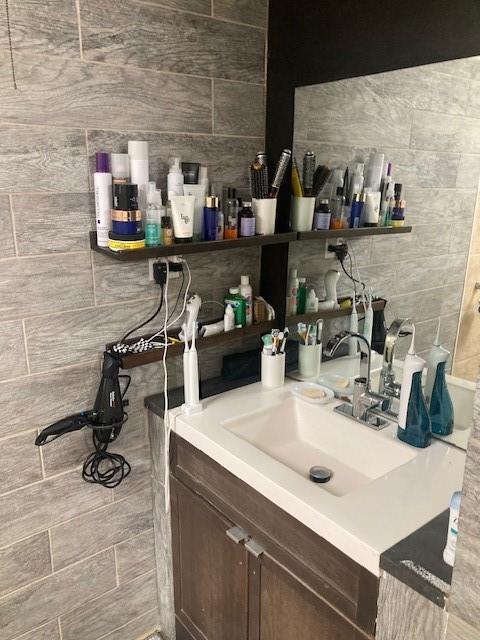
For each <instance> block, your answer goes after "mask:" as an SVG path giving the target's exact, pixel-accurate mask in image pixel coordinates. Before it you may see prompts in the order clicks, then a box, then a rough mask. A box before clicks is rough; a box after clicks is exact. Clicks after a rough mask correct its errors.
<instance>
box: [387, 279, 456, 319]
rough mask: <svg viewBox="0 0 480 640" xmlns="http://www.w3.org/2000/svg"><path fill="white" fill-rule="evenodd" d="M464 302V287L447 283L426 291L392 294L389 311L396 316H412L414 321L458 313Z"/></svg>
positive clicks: (389, 300)
mask: <svg viewBox="0 0 480 640" xmlns="http://www.w3.org/2000/svg"><path fill="white" fill-rule="evenodd" d="M461 302H462V288H461V287H455V286H452V285H447V286H445V287H438V288H435V289H428V290H426V291H424V290H420V291H411V292H410V293H406V294H404V295H401V296H390V297H389V299H388V311H389V313H390V314H392V315H393V316H395V317H396V318H410V319H411V320H413V322H421V321H422V320H430V319H435V318H438V316H440V315H449V314H451V313H457V312H458V310H459V309H460V305H461Z"/></svg>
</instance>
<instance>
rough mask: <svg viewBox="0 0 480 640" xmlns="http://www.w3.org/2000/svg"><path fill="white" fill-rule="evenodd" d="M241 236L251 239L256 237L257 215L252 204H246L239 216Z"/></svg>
mask: <svg viewBox="0 0 480 640" xmlns="http://www.w3.org/2000/svg"><path fill="white" fill-rule="evenodd" d="M238 220H239V234H238V235H239V236H241V237H243V238H244V237H249V236H254V235H255V214H254V213H253V211H252V203H251V202H244V203H243V207H242V209H241V211H240V213H239V215H238Z"/></svg>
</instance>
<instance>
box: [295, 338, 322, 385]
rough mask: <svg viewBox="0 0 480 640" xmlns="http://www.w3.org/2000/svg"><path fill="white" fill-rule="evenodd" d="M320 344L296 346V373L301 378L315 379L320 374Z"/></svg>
mask: <svg viewBox="0 0 480 640" xmlns="http://www.w3.org/2000/svg"><path fill="white" fill-rule="evenodd" d="M321 355H322V345H321V344H299V345H298V373H299V374H300V375H301V376H302V378H316V377H317V376H318V375H319V374H320V360H321Z"/></svg>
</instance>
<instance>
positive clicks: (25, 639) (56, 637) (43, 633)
mask: <svg viewBox="0 0 480 640" xmlns="http://www.w3.org/2000/svg"><path fill="white" fill-rule="evenodd" d="M15 640H60V633H59V630H58V622H57V620H56V619H55V620H50V622H47V624H44V625H42V626H41V627H37V628H36V629H33V630H32V631H30V632H28V633H26V634H23V633H22V635H21V636H19V637H17V638H15Z"/></svg>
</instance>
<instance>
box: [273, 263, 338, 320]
mask: <svg viewBox="0 0 480 640" xmlns="http://www.w3.org/2000/svg"><path fill="white" fill-rule="evenodd" d="M339 278H340V273H339V272H338V271H336V270H335V269H329V270H328V271H327V273H326V274H325V293H326V297H325V300H319V298H318V296H317V294H316V292H315V289H314V288H313V287H312V286H309V285H308V284H307V279H306V278H304V277H298V271H297V269H293V268H292V269H290V271H289V274H288V281H287V300H286V311H287V315H288V316H296V315H301V314H303V313H315V312H317V311H332V310H334V309H339V308H340V306H339V304H338V299H337V282H338V279H339Z"/></svg>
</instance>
